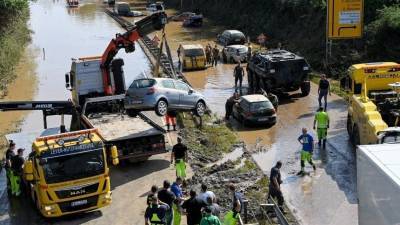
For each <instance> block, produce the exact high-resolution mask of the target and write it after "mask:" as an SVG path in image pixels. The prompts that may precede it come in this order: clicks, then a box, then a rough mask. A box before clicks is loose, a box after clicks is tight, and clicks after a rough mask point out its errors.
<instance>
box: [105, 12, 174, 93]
mask: <svg viewBox="0 0 400 225" xmlns="http://www.w3.org/2000/svg"><path fill="white" fill-rule="evenodd" d="M166 23H167V15H166V14H165V12H161V11H160V12H156V13H153V14H151V15H150V16H147V17H145V18H143V19H141V20H140V21H138V22H136V23H135V25H134V26H133V27H131V28H128V31H127V32H125V33H123V34H116V36H115V38H113V39H112V40H111V41H110V43H109V44H108V46H107V48H106V50H105V51H104V53H103V55H102V56H101V64H100V67H101V71H102V75H103V87H104V93H105V94H106V95H112V94H114V91H115V87H114V86H113V85H112V82H111V77H110V68H109V66H110V63H111V61H112V60H113V59H114V57H115V55H116V54H117V53H118V51H119V50H120V49H121V48H124V49H125V52H126V53H130V52H134V51H135V42H136V41H137V40H138V39H139V38H140V37H143V36H144V35H147V34H148V33H151V32H153V31H156V30H161V29H162V28H164V26H165V24H166Z"/></svg>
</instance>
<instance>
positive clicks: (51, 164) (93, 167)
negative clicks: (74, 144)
mask: <svg viewBox="0 0 400 225" xmlns="http://www.w3.org/2000/svg"><path fill="white" fill-rule="evenodd" d="M54 150H55V151H57V149H53V150H51V151H54ZM39 161H40V162H41V164H42V166H43V171H44V176H45V179H46V182H47V183H48V184H52V183H58V182H64V181H68V180H75V179H80V178H85V177H90V176H96V175H99V174H102V173H104V172H105V162H104V156H103V151H102V148H97V149H91V150H88V151H84V152H81V153H75V154H67V155H61V156H57V157H47V158H46V157H42V158H39Z"/></svg>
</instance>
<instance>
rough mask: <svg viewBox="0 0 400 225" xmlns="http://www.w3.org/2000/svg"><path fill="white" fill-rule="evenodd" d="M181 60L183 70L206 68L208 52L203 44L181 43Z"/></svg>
mask: <svg viewBox="0 0 400 225" xmlns="http://www.w3.org/2000/svg"><path fill="white" fill-rule="evenodd" d="M180 52H181V55H180V61H181V63H182V69H183V70H198V69H205V68H206V54H205V51H204V48H203V46H202V45H201V44H191V45H181V46H180Z"/></svg>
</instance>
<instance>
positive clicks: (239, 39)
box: [217, 30, 246, 46]
mask: <svg viewBox="0 0 400 225" xmlns="http://www.w3.org/2000/svg"><path fill="white" fill-rule="evenodd" d="M217 42H218V43H219V44H221V45H222V46H228V45H243V44H244V43H246V37H245V36H244V34H243V33H242V32H241V31H238V30H225V31H224V32H222V34H219V35H218V36H217Z"/></svg>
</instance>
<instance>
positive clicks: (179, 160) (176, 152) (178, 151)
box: [171, 137, 188, 180]
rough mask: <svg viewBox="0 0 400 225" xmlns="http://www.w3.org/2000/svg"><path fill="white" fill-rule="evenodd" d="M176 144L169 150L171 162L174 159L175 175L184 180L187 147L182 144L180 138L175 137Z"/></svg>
mask: <svg viewBox="0 0 400 225" xmlns="http://www.w3.org/2000/svg"><path fill="white" fill-rule="evenodd" d="M177 142H178V143H177V144H176V145H174V147H172V152H171V164H172V163H173V162H174V159H175V169H176V176H177V177H180V178H182V180H185V178H186V164H185V162H186V161H187V150H188V149H187V147H186V145H184V144H182V138H181V137H178V138H177Z"/></svg>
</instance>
